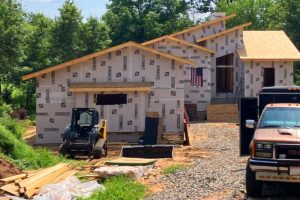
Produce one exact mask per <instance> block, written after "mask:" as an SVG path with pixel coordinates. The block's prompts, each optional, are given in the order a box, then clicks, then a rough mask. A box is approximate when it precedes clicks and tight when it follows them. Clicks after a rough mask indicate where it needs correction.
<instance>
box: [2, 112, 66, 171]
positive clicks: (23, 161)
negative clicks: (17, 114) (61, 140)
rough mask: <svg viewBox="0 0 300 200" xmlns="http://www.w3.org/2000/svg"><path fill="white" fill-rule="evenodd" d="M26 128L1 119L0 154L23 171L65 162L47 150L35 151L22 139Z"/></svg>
mask: <svg viewBox="0 0 300 200" xmlns="http://www.w3.org/2000/svg"><path fill="white" fill-rule="evenodd" d="M24 131H25V128H24V127H23V126H21V125H20V124H19V123H18V122H17V121H15V120H13V119H11V118H9V117H1V118H0V153H2V154H3V155H4V156H5V157H8V158H9V159H10V160H11V161H13V162H14V163H16V164H17V165H18V166H19V167H20V168H22V169H37V168H42V167H48V166H52V165H55V164H57V163H59V162H62V161H65V159H64V158H63V157H59V156H55V155H53V154H52V152H50V151H49V150H46V149H41V148H40V149H33V148H32V147H31V146H29V145H27V144H26V143H25V142H24V140H23V139H22V134H23V132H24Z"/></svg>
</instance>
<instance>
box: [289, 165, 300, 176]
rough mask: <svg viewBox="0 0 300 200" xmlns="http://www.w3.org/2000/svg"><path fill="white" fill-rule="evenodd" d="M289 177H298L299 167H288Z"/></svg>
mask: <svg viewBox="0 0 300 200" xmlns="http://www.w3.org/2000/svg"><path fill="white" fill-rule="evenodd" d="M290 175H291V176H299V175H300V167H290Z"/></svg>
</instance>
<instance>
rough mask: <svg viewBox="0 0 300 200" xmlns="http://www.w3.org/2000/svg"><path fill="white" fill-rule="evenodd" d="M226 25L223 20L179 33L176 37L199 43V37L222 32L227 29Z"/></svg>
mask: <svg viewBox="0 0 300 200" xmlns="http://www.w3.org/2000/svg"><path fill="white" fill-rule="evenodd" d="M225 26H226V24H225V21H221V22H218V23H215V24H211V25H209V26H204V27H202V28H200V29H197V30H193V31H190V32H187V33H183V34H180V35H177V36H176V37H177V38H179V39H182V40H186V41H189V42H192V43H195V44H197V42H196V40H197V39H199V38H203V37H206V36H208V35H213V34H216V33H219V32H222V31H224V30H225Z"/></svg>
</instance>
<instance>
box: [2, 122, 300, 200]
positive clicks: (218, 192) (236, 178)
mask: <svg viewBox="0 0 300 200" xmlns="http://www.w3.org/2000/svg"><path fill="white" fill-rule="evenodd" d="M188 129H189V135H190V140H191V145H190V146H176V147H175V148H174V157H173V159H158V161H157V162H156V164H155V166H154V170H151V171H150V172H149V173H148V175H146V176H144V177H142V178H140V179H139V181H140V182H141V183H143V184H144V185H146V186H147V188H148V195H147V197H146V199H149V200H150V199H151V200H152V199H153V200H154V199H155V200H160V199H161V200H164V199H174V200H175V199H204V200H214V199H222V200H223V199H251V198H247V195H246V191H245V166H246V162H247V157H240V156H239V135H238V134H239V131H238V129H239V127H238V125H236V124H235V123H209V122H206V123H193V124H191V125H190V126H189V127H188ZM33 130H34V127H31V128H30V129H29V130H28V131H30V133H29V132H28V133H26V137H25V139H26V141H27V142H28V143H29V144H31V145H33V146H34V137H35V134H34V131H33ZM46 147H47V148H49V149H51V150H53V152H54V153H57V151H58V146H57V145H56V146H46ZM120 152H121V148H120V146H111V147H109V152H108V156H107V157H105V158H102V159H97V160H95V159H92V160H90V159H86V158H83V159H82V160H84V161H85V162H87V163H86V164H85V166H84V167H83V168H82V170H80V171H79V172H78V174H79V176H81V175H82V176H83V175H90V176H87V179H93V178H94V177H93V176H92V174H91V171H90V167H91V166H93V167H95V166H99V167H100V166H103V165H104V163H105V162H106V161H108V160H112V159H114V158H118V157H119V155H120ZM177 164H181V165H184V166H187V167H186V168H185V169H182V170H180V171H177V172H175V173H171V174H164V173H163V170H164V169H165V168H167V167H169V166H172V165H177ZM0 165H1V166H0V168H2V166H6V168H8V169H10V171H11V173H10V174H11V175H12V174H18V173H19V169H18V168H16V167H15V166H12V165H9V164H7V163H5V162H4V161H3V162H2V161H1V160H0ZM0 175H1V171H0ZM271 186H272V187H270V185H265V186H264V195H265V196H266V197H265V198H262V199H299V198H298V197H297V196H299V194H300V192H299V190H298V189H297V187H298V185H290V184H279V185H278V184H277V185H271Z"/></svg>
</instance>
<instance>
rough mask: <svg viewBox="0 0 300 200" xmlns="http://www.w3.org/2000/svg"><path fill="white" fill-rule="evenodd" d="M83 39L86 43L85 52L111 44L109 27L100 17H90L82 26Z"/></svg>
mask: <svg viewBox="0 0 300 200" xmlns="http://www.w3.org/2000/svg"><path fill="white" fill-rule="evenodd" d="M82 40H83V43H84V44H85V46H86V47H85V51H84V54H90V53H93V52H96V51H99V50H101V49H104V48H106V47H108V46H109V45H110V44H111V39H110V37H109V28H108V27H107V25H106V24H104V23H103V22H101V21H99V19H97V18H94V17H90V18H89V19H88V20H87V22H86V23H85V24H84V25H83V27H82Z"/></svg>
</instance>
